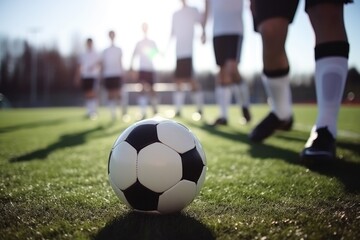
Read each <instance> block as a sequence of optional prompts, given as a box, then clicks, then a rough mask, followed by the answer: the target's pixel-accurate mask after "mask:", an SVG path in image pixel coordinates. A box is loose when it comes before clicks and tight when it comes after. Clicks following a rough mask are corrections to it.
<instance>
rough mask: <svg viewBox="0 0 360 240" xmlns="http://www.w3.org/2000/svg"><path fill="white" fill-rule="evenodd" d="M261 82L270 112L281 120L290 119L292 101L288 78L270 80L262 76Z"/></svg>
mask: <svg viewBox="0 0 360 240" xmlns="http://www.w3.org/2000/svg"><path fill="white" fill-rule="evenodd" d="M262 80H263V84H264V86H265V90H266V93H267V96H268V98H269V104H270V107H271V111H272V112H274V113H275V114H276V116H277V117H278V118H279V119H281V120H285V119H288V118H290V117H291V115H292V100H291V89H290V79H289V76H288V75H286V76H282V77H277V78H270V77H267V76H265V75H262Z"/></svg>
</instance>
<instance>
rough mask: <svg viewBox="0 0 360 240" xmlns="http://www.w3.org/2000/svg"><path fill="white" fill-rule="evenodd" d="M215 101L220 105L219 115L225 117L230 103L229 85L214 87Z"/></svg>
mask: <svg viewBox="0 0 360 240" xmlns="http://www.w3.org/2000/svg"><path fill="white" fill-rule="evenodd" d="M216 101H217V103H218V105H219V107H220V117H221V118H225V119H227V117H228V109H229V105H230V103H231V86H218V87H216Z"/></svg>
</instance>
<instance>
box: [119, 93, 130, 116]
mask: <svg viewBox="0 0 360 240" xmlns="http://www.w3.org/2000/svg"><path fill="white" fill-rule="evenodd" d="M128 105H129V93H128V91H127V90H126V86H124V87H122V89H121V111H122V115H126V114H127V110H128Z"/></svg>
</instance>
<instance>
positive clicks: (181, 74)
mask: <svg viewBox="0 0 360 240" xmlns="http://www.w3.org/2000/svg"><path fill="white" fill-rule="evenodd" d="M192 74H193V66H192V58H181V59H177V60H176V69H175V78H186V79H190V78H192Z"/></svg>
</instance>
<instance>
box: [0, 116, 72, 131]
mask: <svg viewBox="0 0 360 240" xmlns="http://www.w3.org/2000/svg"><path fill="white" fill-rule="evenodd" d="M66 119H67V118H62V119H52V120H45V121H36V122H28V123H22V124H18V125H13V126H8V127H1V128H0V133H8V132H13V131H17V130H21V129H28V128H29V129H30V128H31V129H33V128H36V127H46V126H54V125H58V124H60V123H62V122H64V121H65V120H66Z"/></svg>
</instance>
